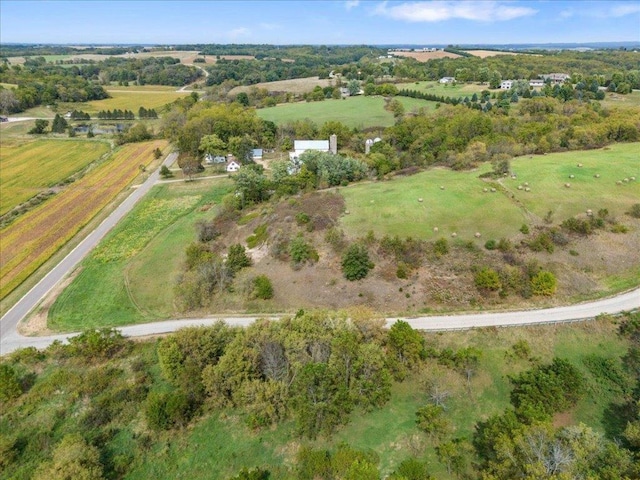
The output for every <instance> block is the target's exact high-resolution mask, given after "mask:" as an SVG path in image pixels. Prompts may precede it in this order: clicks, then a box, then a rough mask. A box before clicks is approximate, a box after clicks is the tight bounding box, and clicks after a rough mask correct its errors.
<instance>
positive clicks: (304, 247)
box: [289, 235, 319, 266]
mask: <svg viewBox="0 0 640 480" xmlns="http://www.w3.org/2000/svg"><path fill="white" fill-rule="evenodd" d="M289 257H290V258H291V262H292V263H293V264H294V266H300V265H302V264H303V263H305V262H311V263H315V262H317V261H318V259H319V257H318V252H317V251H316V250H315V249H314V248H313V246H311V245H310V244H309V243H307V241H306V240H305V239H304V237H303V236H302V235H298V236H297V237H295V238H294V239H293V240H291V241H290V242H289Z"/></svg>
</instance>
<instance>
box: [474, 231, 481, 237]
mask: <svg viewBox="0 0 640 480" xmlns="http://www.w3.org/2000/svg"><path fill="white" fill-rule="evenodd" d="M481 236H482V234H481V233H480V232H476V233H475V235H474V237H476V238H480V237H481Z"/></svg>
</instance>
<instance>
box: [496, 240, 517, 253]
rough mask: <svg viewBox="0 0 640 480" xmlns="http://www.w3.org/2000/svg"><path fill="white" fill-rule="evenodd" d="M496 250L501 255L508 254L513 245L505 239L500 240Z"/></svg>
mask: <svg viewBox="0 0 640 480" xmlns="http://www.w3.org/2000/svg"><path fill="white" fill-rule="evenodd" d="M497 248H498V250H500V251H501V252H503V253H506V252H510V251H511V250H513V244H512V243H511V241H510V240H509V239H507V238H501V239H500V241H499V242H498V245H497Z"/></svg>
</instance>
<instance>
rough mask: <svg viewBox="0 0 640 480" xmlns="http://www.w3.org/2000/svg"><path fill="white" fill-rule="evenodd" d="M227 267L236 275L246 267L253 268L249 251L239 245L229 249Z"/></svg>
mask: <svg viewBox="0 0 640 480" xmlns="http://www.w3.org/2000/svg"><path fill="white" fill-rule="evenodd" d="M226 265H227V267H228V268H229V270H231V272H233V273H234V274H235V273H237V272H239V271H240V270H242V269H243V268H245V267H250V266H251V258H249V257H248V256H247V251H246V249H245V248H244V246H243V245H240V244H239V243H237V244H235V245H231V246H230V247H229V253H228V255H227V261H226Z"/></svg>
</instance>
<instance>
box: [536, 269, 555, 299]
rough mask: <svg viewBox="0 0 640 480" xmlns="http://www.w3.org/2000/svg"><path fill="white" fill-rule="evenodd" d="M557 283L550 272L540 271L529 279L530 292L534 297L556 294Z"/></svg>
mask: <svg viewBox="0 0 640 480" xmlns="http://www.w3.org/2000/svg"><path fill="white" fill-rule="evenodd" d="M557 286H558V281H557V280H556V276H555V275H554V274H553V273H551V272H546V271H544V270H543V271H541V272H538V273H537V274H536V275H534V276H533V278H532V279H531V292H532V293H533V294H534V295H545V296H550V295H553V294H554V293H556V288H557Z"/></svg>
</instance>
